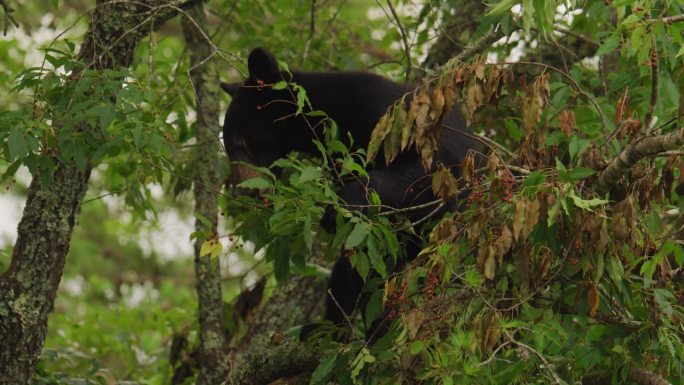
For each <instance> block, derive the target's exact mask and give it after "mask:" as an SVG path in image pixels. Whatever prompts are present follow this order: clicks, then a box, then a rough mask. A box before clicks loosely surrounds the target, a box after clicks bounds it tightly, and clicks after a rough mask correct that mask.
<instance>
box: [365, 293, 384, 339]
mask: <svg viewBox="0 0 684 385" xmlns="http://www.w3.org/2000/svg"><path fill="white" fill-rule="evenodd" d="M383 295H384V291H383V290H376V291H374V292H373V294H372V295H371V297H370V299H369V300H368V304H367V305H366V317H365V318H364V320H365V321H366V330H370V327H371V325H372V324H373V321H375V320H376V319H378V318H380V316H381V315H382V313H384V311H385V306H384V304H383V303H382V296H383Z"/></svg>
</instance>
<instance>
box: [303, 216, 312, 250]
mask: <svg viewBox="0 0 684 385" xmlns="http://www.w3.org/2000/svg"><path fill="white" fill-rule="evenodd" d="M302 232H303V234H302V235H303V236H304V243H305V244H306V248H307V250H309V252H311V248H312V247H313V240H312V230H311V213H309V212H307V213H306V215H305V216H304V227H303V228H302Z"/></svg>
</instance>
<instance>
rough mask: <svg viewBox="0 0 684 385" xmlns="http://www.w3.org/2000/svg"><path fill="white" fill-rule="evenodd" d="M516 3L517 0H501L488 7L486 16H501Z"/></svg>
mask: <svg viewBox="0 0 684 385" xmlns="http://www.w3.org/2000/svg"><path fill="white" fill-rule="evenodd" d="M518 3H519V1H518V0H502V1H500V2H499V3H498V4H496V5H495V6H493V7H492V9H490V10H489V12H487V14H486V15H487V16H497V17H499V16H503V15H505V14H506V13H508V12H509V11H510V10H511V8H512V7H513V6H514V5H516V4H518Z"/></svg>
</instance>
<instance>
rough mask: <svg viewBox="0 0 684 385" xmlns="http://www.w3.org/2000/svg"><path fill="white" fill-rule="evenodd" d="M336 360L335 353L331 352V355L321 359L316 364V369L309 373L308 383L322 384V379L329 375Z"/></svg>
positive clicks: (312, 384) (313, 384)
mask: <svg viewBox="0 0 684 385" xmlns="http://www.w3.org/2000/svg"><path fill="white" fill-rule="evenodd" d="M336 360H337V354H333V355H332V356H330V357H328V358H326V359H325V360H323V361H321V362H320V363H319V364H318V366H317V367H316V370H314V372H313V373H312V374H311V379H310V380H309V384H311V385H317V384H322V383H323V381H325V380H326V379H327V378H328V377H329V376H330V373H331V372H332V370H333V368H334V367H335V362H336Z"/></svg>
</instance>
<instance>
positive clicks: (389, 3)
mask: <svg viewBox="0 0 684 385" xmlns="http://www.w3.org/2000/svg"><path fill="white" fill-rule="evenodd" d="M387 6H388V7H389V9H390V12H392V17H394V21H395V22H396V23H397V27H399V32H400V33H401V40H403V42H404V52H405V53H406V80H409V76H410V75H411V67H412V65H411V49H410V47H409V43H408V36H407V35H406V29H405V28H404V25H403V24H401V20H400V19H399V15H398V14H397V11H396V10H395V9H394V6H393V5H392V0H387Z"/></svg>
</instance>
